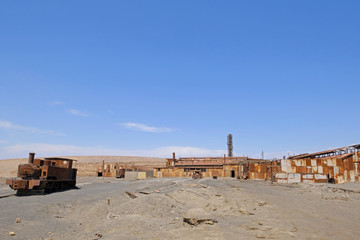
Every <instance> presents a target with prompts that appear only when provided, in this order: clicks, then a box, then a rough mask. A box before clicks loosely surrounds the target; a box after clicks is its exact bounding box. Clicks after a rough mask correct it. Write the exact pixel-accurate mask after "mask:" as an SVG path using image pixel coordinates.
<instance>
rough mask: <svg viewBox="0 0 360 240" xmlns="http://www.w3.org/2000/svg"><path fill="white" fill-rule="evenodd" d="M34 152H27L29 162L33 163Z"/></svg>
mask: <svg viewBox="0 0 360 240" xmlns="http://www.w3.org/2000/svg"><path fill="white" fill-rule="evenodd" d="M34 158H35V153H29V163H34Z"/></svg>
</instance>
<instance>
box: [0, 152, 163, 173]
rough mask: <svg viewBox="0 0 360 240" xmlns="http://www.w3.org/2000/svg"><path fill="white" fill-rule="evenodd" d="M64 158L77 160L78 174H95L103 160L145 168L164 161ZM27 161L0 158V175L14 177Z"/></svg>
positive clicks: (121, 157) (157, 159) (149, 168)
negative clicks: (19, 167) (20, 166)
mask: <svg viewBox="0 0 360 240" xmlns="http://www.w3.org/2000/svg"><path fill="white" fill-rule="evenodd" d="M66 158H71V159H74V160H77V162H76V163H75V167H76V168H78V175H79V176H91V175H95V173H96V170H97V169H98V168H99V167H101V165H102V162H103V161H104V162H105V163H121V164H133V165H134V166H136V167H140V168H143V169H145V170H151V169H153V168H154V167H164V166H165V162H166V159H165V158H154V157H133V156H66ZM27 161H28V159H27V158H19V159H4V160H0V177H15V176H16V174H17V167H18V165H19V164H21V163H26V162H27Z"/></svg>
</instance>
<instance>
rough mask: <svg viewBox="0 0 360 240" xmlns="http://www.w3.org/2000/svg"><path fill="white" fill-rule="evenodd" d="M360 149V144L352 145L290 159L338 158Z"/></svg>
mask: <svg viewBox="0 0 360 240" xmlns="http://www.w3.org/2000/svg"><path fill="white" fill-rule="evenodd" d="M358 149H360V144H356V145H351V146H347V147H342V148H335V149H330V150H326V151H321V152H316V153H305V154H299V155H295V156H290V157H288V159H302V158H321V157H329V156H337V155H344V154H350V155H351V154H352V153H354V152H356V151H358Z"/></svg>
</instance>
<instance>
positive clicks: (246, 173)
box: [154, 144, 360, 183]
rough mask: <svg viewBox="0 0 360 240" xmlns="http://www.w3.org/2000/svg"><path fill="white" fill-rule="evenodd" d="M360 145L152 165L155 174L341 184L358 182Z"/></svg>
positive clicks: (182, 159) (184, 159) (183, 159)
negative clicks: (280, 155)
mask: <svg viewBox="0 0 360 240" xmlns="http://www.w3.org/2000/svg"><path fill="white" fill-rule="evenodd" d="M359 159H360V144H358V145H352V146H348V147H342V148H336V149H332V150H327V151H322V152H316V153H312V154H301V155H296V156H290V157H288V158H287V159H285V158H284V159H282V160H274V161H268V160H262V159H252V158H248V157H225V156H224V157H203V158H196V157H195V158H179V159H176V158H175V154H173V158H169V159H167V163H166V167H163V168H155V169H154V177H158V178H159V177H192V176H194V174H201V175H202V177H236V178H241V179H251V180H270V181H273V182H279V183H297V182H307V183H321V182H323V183H325V182H331V183H344V182H354V181H359V175H360V160H359Z"/></svg>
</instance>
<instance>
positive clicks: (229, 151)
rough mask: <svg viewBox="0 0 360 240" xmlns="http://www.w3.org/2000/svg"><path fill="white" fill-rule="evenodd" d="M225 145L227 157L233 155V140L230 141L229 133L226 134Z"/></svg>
mask: <svg viewBox="0 0 360 240" xmlns="http://www.w3.org/2000/svg"><path fill="white" fill-rule="evenodd" d="M227 145H228V157H232V156H233V141H232V135H231V134H229V135H228V138H227Z"/></svg>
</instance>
